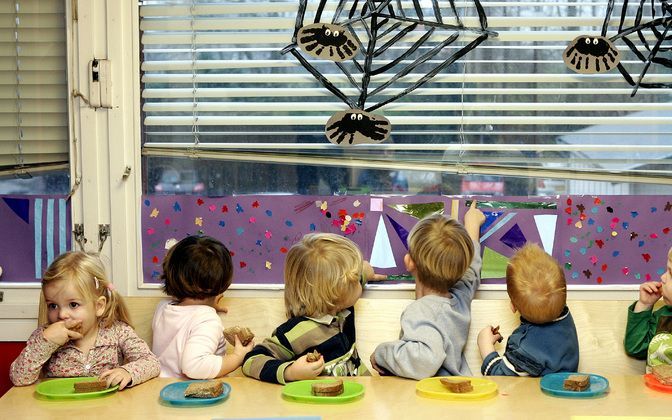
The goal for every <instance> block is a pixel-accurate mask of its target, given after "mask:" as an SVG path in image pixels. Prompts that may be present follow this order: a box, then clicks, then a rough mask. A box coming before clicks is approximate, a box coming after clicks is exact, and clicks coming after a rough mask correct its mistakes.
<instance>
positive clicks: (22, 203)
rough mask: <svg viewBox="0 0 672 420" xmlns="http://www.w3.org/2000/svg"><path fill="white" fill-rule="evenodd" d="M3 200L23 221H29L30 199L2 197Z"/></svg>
mask: <svg viewBox="0 0 672 420" xmlns="http://www.w3.org/2000/svg"><path fill="white" fill-rule="evenodd" d="M3 200H4V201H5V203H6V204H7V206H8V207H9V208H10V209H12V211H13V212H14V213H15V214H16V215H17V216H19V217H20V218H21V219H22V220H23V221H24V222H26V223H30V201H29V200H28V199H27V198H3Z"/></svg>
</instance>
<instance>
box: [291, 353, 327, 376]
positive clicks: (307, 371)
mask: <svg viewBox="0 0 672 420" xmlns="http://www.w3.org/2000/svg"><path fill="white" fill-rule="evenodd" d="M307 357H308V355H307V354H304V355H303V356H301V357H299V358H298V359H296V360H295V361H294V363H292V364H291V365H289V366H288V367H287V369H285V381H287V382H291V381H302V380H304V379H315V378H317V377H318V376H319V375H320V373H322V370H323V369H324V356H322V355H320V358H319V359H318V360H317V361H315V362H309V361H308V360H306V358H307Z"/></svg>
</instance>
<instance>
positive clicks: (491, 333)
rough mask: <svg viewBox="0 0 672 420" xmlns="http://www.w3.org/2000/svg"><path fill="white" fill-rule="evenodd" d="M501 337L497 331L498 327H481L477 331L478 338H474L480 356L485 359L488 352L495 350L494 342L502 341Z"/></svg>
mask: <svg viewBox="0 0 672 420" xmlns="http://www.w3.org/2000/svg"><path fill="white" fill-rule="evenodd" d="M502 339H503V337H502V335H501V334H500V333H499V327H493V326H492V325H488V326H487V327H485V328H483V329H482V330H481V331H480V332H479V333H478V338H477V339H476V343H477V344H478V349H479V351H480V353H481V357H482V358H484V359H485V357H486V356H487V355H488V354H490V353H492V352H493V351H495V343H496V342H498V341H502Z"/></svg>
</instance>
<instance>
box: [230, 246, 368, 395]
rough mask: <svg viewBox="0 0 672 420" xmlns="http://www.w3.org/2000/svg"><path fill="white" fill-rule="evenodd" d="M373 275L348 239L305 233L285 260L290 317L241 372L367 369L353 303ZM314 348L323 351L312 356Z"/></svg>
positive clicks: (296, 374) (290, 377)
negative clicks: (359, 346) (357, 343)
mask: <svg viewBox="0 0 672 420" xmlns="http://www.w3.org/2000/svg"><path fill="white" fill-rule="evenodd" d="M374 276H375V275H374V273H373V269H372V268H371V266H370V265H369V263H368V262H365V261H363V260H362V253H361V252H360V250H359V248H358V247H357V245H355V243H354V242H352V241H351V240H349V239H347V238H345V237H342V236H339V235H336V234H331V233H313V234H308V235H305V236H304V237H303V238H302V239H301V241H300V242H298V243H296V244H294V246H292V248H291V249H290V250H289V252H288V253H287V259H286V262H285V309H286V311H287V317H288V318H289V319H288V320H287V321H286V322H285V323H283V324H282V325H280V326H279V327H277V328H276V330H275V331H274V332H273V335H272V337H271V338H268V339H266V340H264V342H263V343H262V344H259V345H257V346H255V347H254V349H252V351H251V352H250V353H248V354H247V356H245V362H244V363H243V373H244V374H245V375H247V376H251V377H254V378H256V379H261V380H262V381H266V382H275V383H285V382H289V381H296V380H301V379H312V378H315V377H316V376H318V375H331V376H348V375H358V374H362V373H365V372H366V368H365V367H364V365H363V364H362V363H361V360H360V358H359V356H358V354H357V349H356V347H355V315H354V304H355V302H357V300H358V299H359V297H360V296H361V294H362V287H363V285H364V283H365V281H366V280H367V279H368V280H371V279H374ZM375 278H376V279H377V276H375ZM313 351H317V352H318V353H319V354H320V355H321V356H320V357H319V358H318V359H317V360H314V361H313V360H310V359H309V357H308V353H312V352H313Z"/></svg>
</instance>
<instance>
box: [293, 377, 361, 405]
mask: <svg viewBox="0 0 672 420" xmlns="http://www.w3.org/2000/svg"><path fill="white" fill-rule="evenodd" d="M333 379H334V378H325V379H312V380H309V381H296V382H291V383H288V384H287V385H285V386H284V387H283V388H282V396H283V397H284V398H285V399H287V400H290V401H296V402H302V403H313V404H342V403H348V402H351V401H354V400H356V399H358V398H361V397H362V396H363V395H364V385H362V384H358V383H357V382H350V381H343V393H342V394H341V395H336V396H333V397H323V396H317V395H313V394H312V392H311V384H313V383H314V382H329V381H330V380H333Z"/></svg>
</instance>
